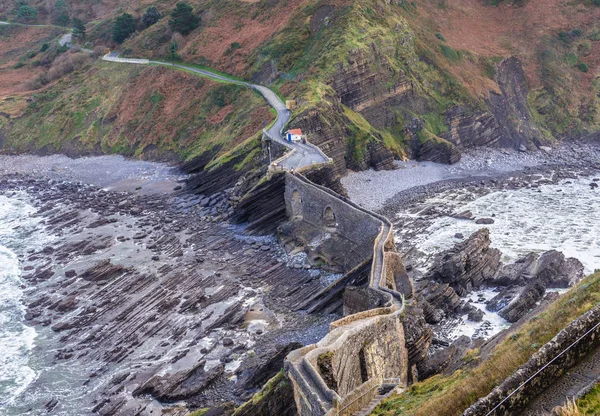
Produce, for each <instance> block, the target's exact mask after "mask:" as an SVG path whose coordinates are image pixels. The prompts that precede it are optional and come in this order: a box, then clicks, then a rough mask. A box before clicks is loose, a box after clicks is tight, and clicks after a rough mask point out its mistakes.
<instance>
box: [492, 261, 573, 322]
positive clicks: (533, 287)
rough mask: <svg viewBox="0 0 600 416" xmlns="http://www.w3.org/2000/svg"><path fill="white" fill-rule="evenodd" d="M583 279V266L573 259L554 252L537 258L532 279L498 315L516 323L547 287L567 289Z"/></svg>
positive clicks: (539, 298)
mask: <svg viewBox="0 0 600 416" xmlns="http://www.w3.org/2000/svg"><path fill="white" fill-rule="evenodd" d="M582 277H583V265H582V264H581V262H580V261H579V260H577V259H574V258H565V256H564V254H563V253H561V252H558V251H555V250H552V251H547V252H545V253H543V254H542V255H540V256H539V258H538V259H537V261H536V262H535V268H534V269H533V277H532V278H531V280H530V282H529V283H528V284H527V286H525V288H524V289H523V290H522V291H521V293H520V294H519V296H518V297H517V298H516V299H514V300H513V301H512V302H511V303H509V304H508V305H507V306H505V307H504V308H503V309H502V310H501V311H500V312H499V315H500V316H502V317H503V318H504V319H506V320H507V321H509V322H516V321H518V320H519V319H520V318H521V317H523V316H524V315H525V314H526V313H528V312H529V310H531V309H532V308H533V307H534V306H535V305H536V304H537V302H538V301H539V300H541V299H542V298H543V297H544V294H545V293H546V288H548V287H569V286H572V285H573V284H575V283H576V282H578V281H579V280H581V278H582Z"/></svg>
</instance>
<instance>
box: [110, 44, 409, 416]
mask: <svg viewBox="0 0 600 416" xmlns="http://www.w3.org/2000/svg"><path fill="white" fill-rule="evenodd" d="M103 59H104V60H105V61H109V62H121V63H128V64H142V65H148V64H155V65H165V66H170V67H173V68H181V69H186V70H189V71H191V72H195V73H197V74H198V75H200V76H205V77H209V78H213V79H217V80H219V81H225V82H231V83H235V84H238V85H245V86H247V87H250V88H253V89H255V90H257V91H258V92H260V93H261V94H262V95H263V97H264V98H265V100H266V101H267V102H268V103H269V104H270V105H271V106H272V107H273V108H274V109H275V110H276V111H277V115H278V117H277V119H276V121H275V123H273V125H272V126H271V127H269V129H265V130H264V131H263V137H264V138H265V139H267V140H270V141H273V142H277V143H279V144H280V145H283V146H286V147H288V148H290V149H291V151H290V152H288V153H287V154H286V155H284V156H283V157H282V158H280V159H279V160H277V161H276V162H274V163H273V164H272V165H271V166H270V169H271V170H277V169H280V170H286V171H288V173H286V174H285V191H284V199H285V210H286V213H287V217H288V219H289V220H290V221H289V223H292V224H296V225H298V226H302V227H303V228H304V229H308V230H314V231H319V232H323V231H324V232H325V233H326V234H329V235H334V236H335V237H336V238H335V239H332V240H331V241H333V243H334V244H335V245H339V247H337V252H341V253H343V254H342V255H340V256H339V257H340V258H339V259H337V260H338V263H340V267H341V268H342V269H343V271H344V275H343V276H342V277H341V278H340V279H339V280H338V281H336V282H334V283H333V284H332V285H330V286H329V287H328V288H326V289H324V290H323V291H322V292H321V293H320V294H318V295H317V296H316V300H317V304H319V305H324V304H327V303H328V302H329V301H331V299H333V298H334V297H335V298H336V299H339V298H340V294H341V292H342V291H344V290H345V288H346V286H348V283H349V282H356V281H357V280H356V276H357V275H360V274H362V273H363V270H365V269H366V268H367V267H366V266H368V265H369V263H370V272H368V273H367V274H368V276H364V279H363V280H365V281H366V283H367V284H366V287H362V288H359V289H356V290H350V291H347V295H344V305H343V310H344V313H345V315H346V316H345V317H344V318H342V319H340V320H338V321H335V322H333V323H331V325H330V328H329V333H328V334H327V336H325V338H323V339H322V340H320V341H319V342H317V343H316V344H313V345H309V346H306V347H304V348H301V349H298V350H295V351H292V352H291V353H290V354H289V355H288V356H287V358H286V360H285V371H286V374H287V377H288V378H289V379H290V380H291V382H292V385H293V386H294V398H295V401H296V405H297V409H298V414H299V415H300V416H307V415H311V416H317V415H353V414H356V412H357V411H360V410H361V409H365V407H367V408H368V407H369V404H372V402H373V399H374V398H376V397H377V396H378V395H379V394H380V389H381V388H382V387H383V386H392V387H396V386H400V387H403V386H404V385H405V384H406V382H407V372H408V354H407V350H406V345H405V344H406V343H405V336H404V327H403V323H402V317H403V311H404V297H403V295H402V294H400V293H399V291H398V290H397V289H399V282H402V283H401V284H402V287H403V288H404V289H406V288H408V289H407V291H408V292H410V291H411V290H412V288H411V287H410V286H411V285H410V284H406V282H405V281H402V278H400V277H401V275H402V273H400V272H399V270H398V269H399V268H398V265H401V262H400V260H399V257H398V255H397V253H395V246H394V239H393V229H392V224H391V223H390V222H389V220H387V219H386V218H385V217H382V216H380V215H377V214H375V213H373V212H370V211H368V210H366V209H364V208H362V207H360V206H358V205H356V204H354V203H353V202H351V201H350V200H348V199H346V198H344V197H342V196H340V195H338V194H336V193H335V192H333V191H332V190H330V189H329V188H325V187H322V186H319V185H316V184H314V183H313V182H311V181H310V180H308V179H306V178H305V177H304V176H303V175H302V173H303V172H306V171H309V170H311V169H313V167H317V166H322V165H323V164H331V163H333V161H332V160H331V158H329V157H328V156H327V155H325V154H324V153H323V152H322V151H321V149H319V148H318V147H317V146H314V145H312V144H311V143H288V142H286V141H285V140H284V139H283V136H282V131H283V129H284V127H285V125H286V123H287V122H288V120H289V118H290V113H289V111H288V110H287V109H286V108H285V106H284V105H283V102H282V101H281V99H280V98H279V97H278V96H277V95H276V94H275V93H274V92H273V91H271V90H270V89H268V88H266V87H263V86H260V85H254V84H250V83H247V82H243V81H239V80H235V79H232V78H230V77H227V76H225V75H222V74H216V73H214V72H211V71H206V70H203V69H197V68H191V67H187V66H185V67H184V66H181V65H178V64H171V63H166V62H160V61H149V60H147V59H129V58H120V57H119V56H118V54H117V53H109V54H107V55H105V56H104V57H103ZM292 170H293V171H295V172H294V173H289V171H292ZM324 260H335V259H324ZM404 278H405V279H406V277H405V276H404ZM409 283H410V282H409ZM403 293H405V294H408V295H410V294H411V293H407V292H406V291H405V292H403Z"/></svg>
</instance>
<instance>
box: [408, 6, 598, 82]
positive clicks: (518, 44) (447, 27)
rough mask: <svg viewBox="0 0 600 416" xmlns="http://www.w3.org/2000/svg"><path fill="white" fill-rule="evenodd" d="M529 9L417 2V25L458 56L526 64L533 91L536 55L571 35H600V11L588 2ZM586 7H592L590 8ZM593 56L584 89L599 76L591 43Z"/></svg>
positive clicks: (587, 58)
mask: <svg viewBox="0 0 600 416" xmlns="http://www.w3.org/2000/svg"><path fill="white" fill-rule="evenodd" d="M524 3H525V4H523V5H521V4H514V3H511V2H501V3H500V4H499V5H498V6H490V5H487V4H486V3H485V2H484V1H482V0H452V1H448V0H446V1H443V2H439V1H437V0H425V1H422V2H419V7H418V10H419V16H418V17H417V18H414V19H411V23H413V24H414V25H416V26H418V25H422V24H423V21H424V20H423V18H425V19H426V20H425V21H426V22H427V24H429V25H430V27H431V28H432V29H434V30H436V31H437V32H439V33H441V34H442V35H443V36H444V38H445V39H446V40H447V42H448V44H449V45H450V46H451V47H453V48H454V49H457V50H466V51H470V52H472V53H474V54H476V55H479V56H482V57H496V56H502V57H507V56H514V55H517V56H519V57H520V58H521V60H522V61H523V62H524V66H525V70H526V74H527V75H528V79H529V80H530V82H531V87H533V88H538V87H540V86H541V80H540V72H539V62H538V61H537V58H536V52H537V51H538V49H539V48H540V46H541V45H543V42H545V41H547V40H548V38H549V37H556V36H558V34H559V33H560V32H561V31H562V32H568V31H570V30H573V29H586V28H589V29H591V30H592V31H593V30H594V29H600V25H599V22H600V7H593V6H592V7H590V4H589V3H590V2H583V1H570V0H529V1H527V2H524ZM586 3H588V4H586ZM591 45H592V48H593V49H592V51H591V53H590V54H589V55H588V56H584V57H582V59H581V60H582V61H583V62H586V63H587V64H588V65H589V66H590V68H594V70H591V71H589V72H588V73H587V74H583V75H580V77H581V78H582V79H583V80H584V81H585V82H583V83H582V84H581V87H582V88H586V87H589V83H590V81H591V80H592V79H593V78H594V77H595V76H598V75H600V73H598V72H597V71H598V69H599V68H598V64H599V63H600V43H599V42H592V44H591Z"/></svg>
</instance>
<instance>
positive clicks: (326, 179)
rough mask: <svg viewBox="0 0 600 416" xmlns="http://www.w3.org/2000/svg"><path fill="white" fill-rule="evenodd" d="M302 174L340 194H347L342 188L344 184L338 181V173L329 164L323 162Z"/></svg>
mask: <svg viewBox="0 0 600 416" xmlns="http://www.w3.org/2000/svg"><path fill="white" fill-rule="evenodd" d="M304 176H305V177H306V179H308V180H309V181H311V182H312V183H316V184H317V185H321V186H324V187H326V188H329V189H331V190H332V191H333V192H335V193H337V194H340V195H342V196H348V195H347V192H346V189H344V186H343V185H342V182H341V181H340V175H339V174H338V173H337V172H336V171H335V169H334V167H333V166H332V165H331V164H323V165H320V166H317V167H314V168H312V169H310V170H308V171H307V172H305V173H304Z"/></svg>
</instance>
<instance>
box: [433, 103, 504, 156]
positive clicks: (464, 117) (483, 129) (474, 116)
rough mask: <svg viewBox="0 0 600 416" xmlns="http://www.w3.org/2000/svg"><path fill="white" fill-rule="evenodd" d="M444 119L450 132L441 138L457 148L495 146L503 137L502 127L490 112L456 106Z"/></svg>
mask: <svg viewBox="0 0 600 416" xmlns="http://www.w3.org/2000/svg"><path fill="white" fill-rule="evenodd" d="M444 117H445V122H446V125H447V126H448V131H447V132H445V133H442V135H441V137H442V138H443V139H446V140H448V141H449V142H451V143H452V144H454V145H455V146H458V147H461V148H469V147H477V146H493V145H495V144H497V143H498V141H499V140H500V138H501V137H502V130H501V129H500V125H498V122H497V121H496V119H495V118H494V116H493V115H492V114H491V113H489V112H486V111H480V110H477V111H473V110H471V109H469V108H466V107H461V106H456V107H452V108H450V109H448V110H447V111H446V112H445V113H444Z"/></svg>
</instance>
